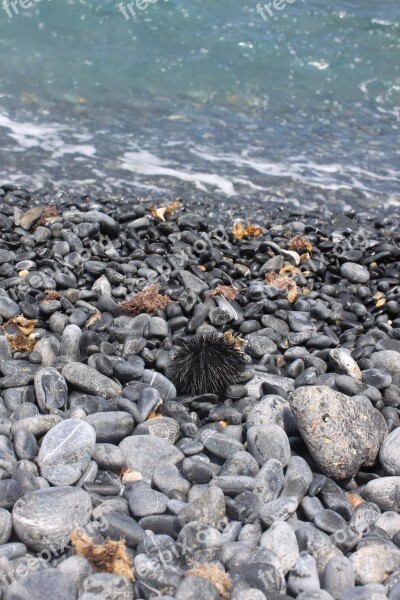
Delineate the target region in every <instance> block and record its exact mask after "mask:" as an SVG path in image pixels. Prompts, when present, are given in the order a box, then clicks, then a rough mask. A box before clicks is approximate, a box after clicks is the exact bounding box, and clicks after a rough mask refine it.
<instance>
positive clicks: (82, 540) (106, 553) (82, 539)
mask: <svg viewBox="0 0 400 600" xmlns="http://www.w3.org/2000/svg"><path fill="white" fill-rule="evenodd" d="M71 542H72V544H73V545H74V547H75V552H76V553H77V554H78V555H79V556H84V557H85V558H86V559H87V560H88V561H89V562H90V564H91V565H92V566H93V568H94V569H95V570H96V571H98V572H99V573H114V575H123V576H124V577H127V579H129V580H130V581H134V579H135V576H134V573H133V569H132V564H131V561H130V560H129V557H128V555H127V553H126V550H125V540H118V541H114V540H110V539H109V538H107V539H106V540H105V542H104V544H101V545H98V546H96V545H95V544H94V543H93V540H92V539H91V538H90V537H88V536H87V535H85V534H84V533H82V532H81V531H79V530H77V531H74V532H73V533H72V535H71Z"/></svg>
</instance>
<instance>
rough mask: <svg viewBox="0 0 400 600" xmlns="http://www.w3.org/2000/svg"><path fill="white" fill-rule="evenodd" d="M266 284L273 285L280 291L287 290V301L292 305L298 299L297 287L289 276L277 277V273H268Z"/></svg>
mask: <svg viewBox="0 0 400 600" xmlns="http://www.w3.org/2000/svg"><path fill="white" fill-rule="evenodd" d="M265 282H266V283H267V284H268V285H273V286H274V287H276V288H277V289H278V290H287V299H288V300H289V302H290V303H291V304H292V303H293V302H294V301H295V300H296V298H297V285H296V283H295V282H294V281H293V279H291V278H290V277H288V276H287V275H277V274H276V273H267V274H266V276H265Z"/></svg>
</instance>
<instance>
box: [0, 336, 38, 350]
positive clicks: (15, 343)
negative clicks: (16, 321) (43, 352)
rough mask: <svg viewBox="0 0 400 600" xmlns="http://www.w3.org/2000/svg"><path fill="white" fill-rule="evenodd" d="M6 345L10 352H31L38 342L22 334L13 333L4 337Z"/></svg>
mask: <svg viewBox="0 0 400 600" xmlns="http://www.w3.org/2000/svg"><path fill="white" fill-rule="evenodd" d="M5 337H6V340H7V342H8V345H9V346H10V348H11V350H15V351H16V350H18V351H19V352H32V350H33V349H34V347H35V346H36V343H37V341H38V340H34V339H33V338H30V337H27V336H26V335H24V334H23V333H15V334H14V335H8V334H7V333H6V335H5Z"/></svg>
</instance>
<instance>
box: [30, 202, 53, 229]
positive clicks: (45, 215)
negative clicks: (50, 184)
mask: <svg viewBox="0 0 400 600" xmlns="http://www.w3.org/2000/svg"><path fill="white" fill-rule="evenodd" d="M52 217H58V212H57V208H56V206H55V204H47V205H46V206H45V207H44V209H43V212H42V214H41V217H40V219H39V221H37V223H36V224H35V225H34V227H33V228H32V231H35V229H37V228H38V227H40V226H41V225H46V223H47V220H48V219H51V218H52Z"/></svg>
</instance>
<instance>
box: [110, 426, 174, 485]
mask: <svg viewBox="0 0 400 600" xmlns="http://www.w3.org/2000/svg"><path fill="white" fill-rule="evenodd" d="M119 448H120V450H121V451H122V454H123V456H124V458H125V464H126V466H127V467H129V468H130V469H133V470H134V471H139V472H140V473H141V474H142V476H143V479H144V480H145V481H147V482H149V483H150V481H151V478H152V475H153V473H154V471H155V468H156V467H157V466H158V465H159V464H161V463H169V464H173V465H176V464H178V463H179V462H181V461H182V460H183V459H184V458H185V456H184V454H183V453H182V452H181V451H180V450H178V448H176V447H175V446H174V445H173V444H172V443H171V442H169V441H168V440H164V439H162V438H160V437H158V436H155V435H134V436H130V437H126V438H125V439H123V440H122V442H121V443H120V444H119Z"/></svg>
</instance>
